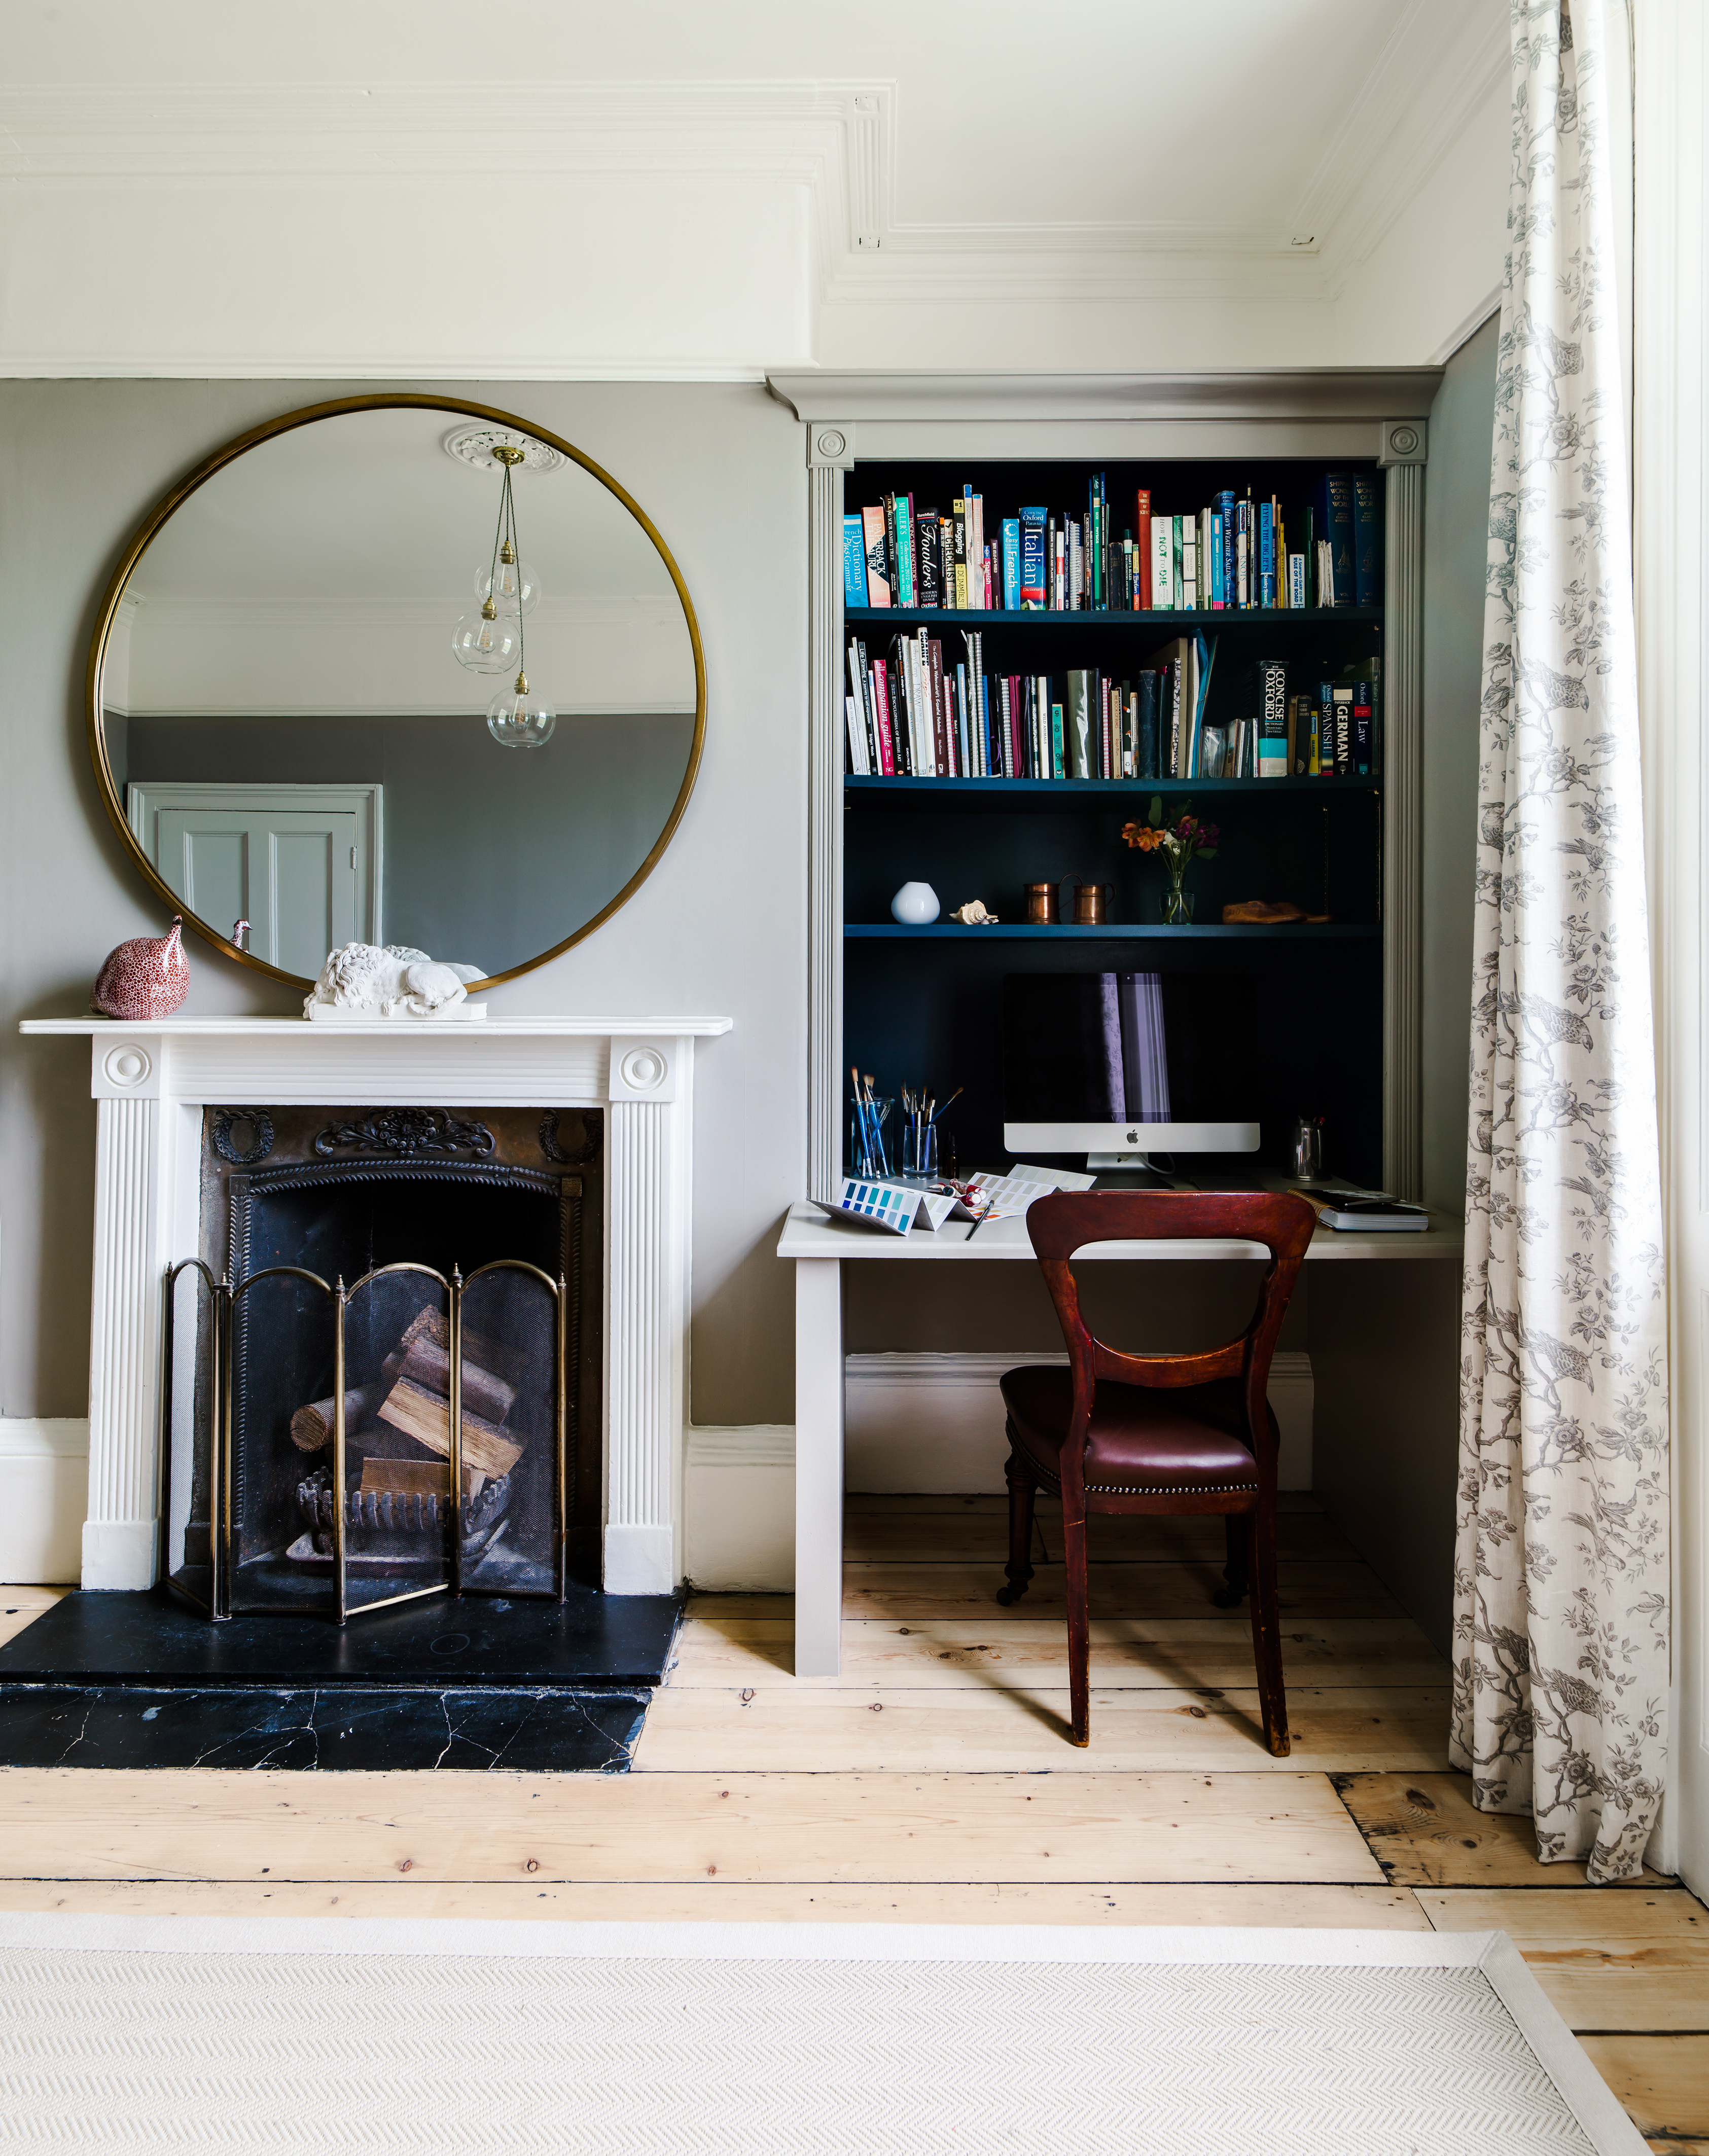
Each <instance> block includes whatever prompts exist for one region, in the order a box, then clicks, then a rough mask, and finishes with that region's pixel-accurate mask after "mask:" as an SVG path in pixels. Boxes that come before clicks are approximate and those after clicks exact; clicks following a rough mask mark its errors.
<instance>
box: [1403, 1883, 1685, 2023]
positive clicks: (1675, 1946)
mask: <svg viewBox="0 0 1709 2156" xmlns="http://www.w3.org/2000/svg"><path fill="white" fill-rule="evenodd" d="M1416 1892H1417V1895H1418V1900H1419V1907H1421V1908H1422V1909H1423V1910H1424V1914H1425V1915H1426V1916H1427V1917H1429V1920H1430V1922H1431V1923H1432V1925H1433V1926H1434V1928H1435V1929H1436V1930H1438V1931H1444V1932H1484V1931H1501V1932H1506V1933H1507V1935H1508V1937H1509V1938H1511V1940H1512V1941H1513V1943H1514V1944H1515V1946H1517V1948H1519V1951H1520V1952H1521V1953H1522V1954H1523V1955H1524V1956H1525V1958H1526V1960H1527V1963H1529V1964H1530V1966H1531V1970H1532V1974H1533V1975H1534V1976H1535V1977H1536V1978H1537V1980H1538V1982H1539V1983H1540V1984H1542V1988H1543V1989H1544V1990H1545V1991H1546V1992H1547V1994H1548V1995H1549V1997H1550V1999H1552V2001H1553V2003H1554V2006H1555V2009H1556V2010H1557V2012H1558V2013H1559V2015H1561V2018H1562V2019H1563V2020H1564V2021H1565V2022H1566V2023H1567V2024H1568V2026H1569V2027H1570V2028H1573V2029H1577V2030H1669V2031H1679V2030H1694V2031H1701V2030H1709V1911H1706V1910H1705V1908H1704V1907H1703V1905H1702V1903H1701V1902H1699V1901H1698V1900H1697V1898H1696V1896H1695V1895H1693V1894H1688V1893H1686V1891H1685V1889H1684V1888H1683V1887H1679V1886H1674V1887H1662V1888H1658V1889H1655V1890H1654V1891H1651V1892H1643V1893H1620V1894H1615V1895H1605V1894H1602V1893H1598V1892H1588V1893H1583V1894H1558V1893H1552V1892H1549V1891H1548V1890H1547V1888H1537V1887H1535V1886H1522V1887H1506V1888H1503V1887H1489V1888H1479V1887H1465V1886H1462V1887H1453V1888H1447V1889H1441V1888H1433V1887H1423V1886H1421V1887H1419V1888H1418V1889H1417V1890H1416Z"/></svg>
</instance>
